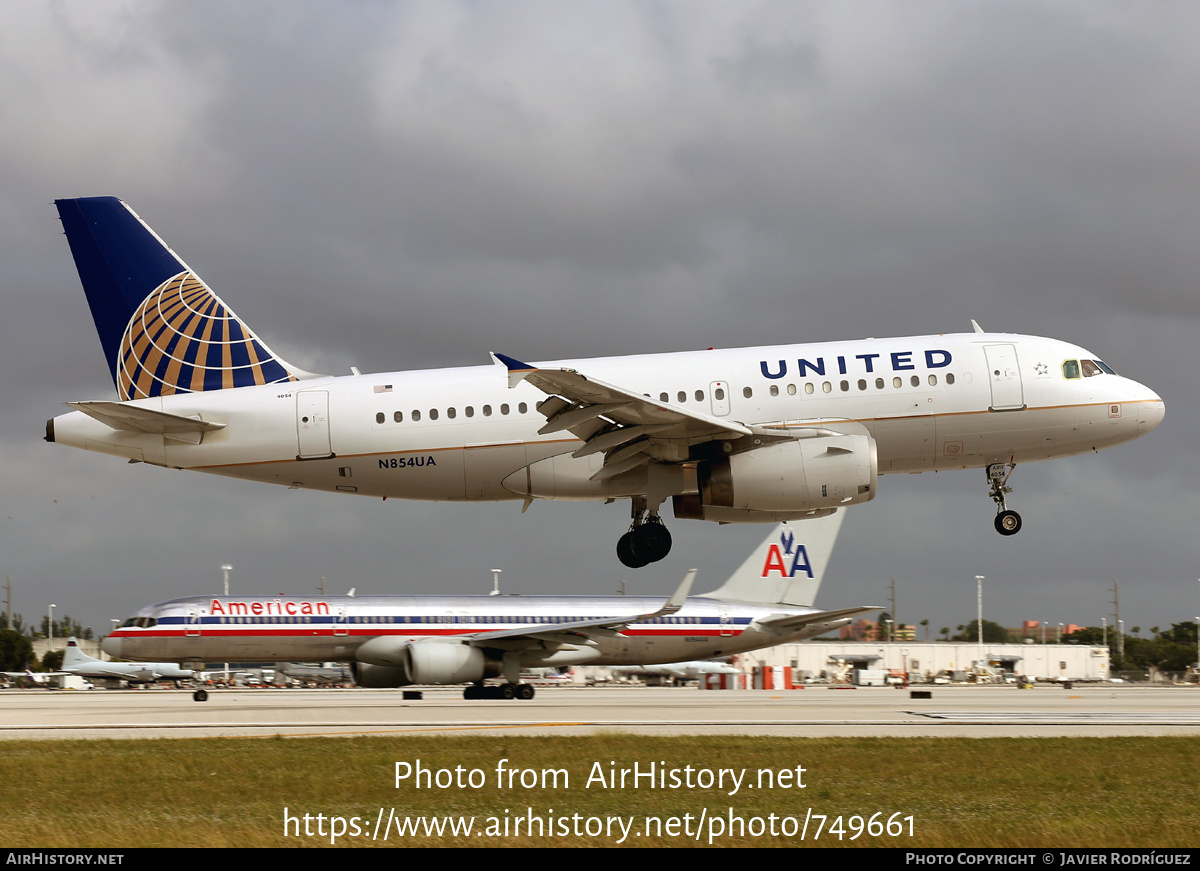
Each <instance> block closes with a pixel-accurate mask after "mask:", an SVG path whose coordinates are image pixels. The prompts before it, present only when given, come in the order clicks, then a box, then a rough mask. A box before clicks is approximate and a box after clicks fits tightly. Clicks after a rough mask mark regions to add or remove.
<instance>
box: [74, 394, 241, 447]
mask: <svg viewBox="0 0 1200 871" xmlns="http://www.w3.org/2000/svg"><path fill="white" fill-rule="evenodd" d="M67 405H69V406H71V407H72V408H75V409H78V410H79V411H82V412H83V413H84V414H86V415H87V416H88V417H91V418H95V419H96V420H98V421H100V422H101V423H102V424H104V425H105V426H107V427H111V428H112V429H116V430H122V431H124V432H141V433H150V434H157V435H161V436H163V437H164V438H169V439H175V440H176V441H189V442H194V443H196V444H199V442H200V439H201V437H202V436H203V435H204V433H206V432H213V431H215V430H219V429H224V428H225V424H223V423H215V422H214V421H211V420H201V419H200V418H199V417H184V416H183V415H179V414H168V413H167V412H165V411H155V410H154V409H152V408H142V407H141V406H137V405H132V404H130V403H128V402H111V401H106V400H95V401H90V402H68V403H67Z"/></svg>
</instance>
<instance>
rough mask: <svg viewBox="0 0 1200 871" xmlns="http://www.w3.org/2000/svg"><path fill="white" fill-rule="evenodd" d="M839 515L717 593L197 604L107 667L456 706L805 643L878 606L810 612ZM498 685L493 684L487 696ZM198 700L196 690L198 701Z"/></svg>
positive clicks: (796, 536)
mask: <svg viewBox="0 0 1200 871" xmlns="http://www.w3.org/2000/svg"><path fill="white" fill-rule="evenodd" d="M842 518H843V515H842V514H834V515H832V516H827V517H824V518H821V519H818V520H812V521H809V522H806V523H801V524H797V525H796V526H794V527H789V526H787V525H784V524H781V525H780V526H779V527H777V528H776V529H775V530H773V531H772V532H771V534H770V535H769V536H767V538H766V539H765V540H764V541H763V542H762V544H760V545H759V546H758V547H757V548H756V549H755V550H754V551H753V552H752V553H751V554H750V556H749V557H748V558H747V559H746V561H745V562H744V563H743V564H742V566H741V567H740V568H739V569H738V570H737V571H736V572H734V573H733V574H732V575H731V576H730V577H729V579H728V580H727V581H726V582H725V583H724V584H722V585H721V586H720V587H719V588H718V589H716V590H714V591H713V592H711V593H706V594H705V595H703V596H689V595H688V593H689V591H690V590H691V586H692V581H693V579H694V578H695V575H696V570H695V569H692V571H690V572H689V573H688V574H687V576H686V577H685V578H684V579H683V582H682V583H681V584H680V585H679V587H678V588H677V589H676V590H675V592H674V594H673V595H672V596H671V597H670V598H669V599H667V600H666V601H665V602H664V601H663V600H662V599H650V598H646V597H635V596H495V595H492V596H360V597H357V598H354V597H349V596H328V597H326V596H322V597H320V598H293V597H285V596H269V597H251V598H243V597H236V596H235V597H230V596H205V597H196V598H190V599H175V600H173V601H170V602H163V603H161V604H159V605H153V606H151V607H149V608H144V609H142V610H141V611H138V612H137V613H136V614H135V615H133V616H132V617H130V618H129V619H128V620H126V621H125V622H124V623H123V624H122V625H121V626H120V627H119V628H117V629H116V630H114V631H113V633H112V634H111V635H109V636H108V637H107V638H105V639H104V641H103V642H101V645H102V646H103V648H104V650H105V652H106V653H108V654H109V655H111V656H123V657H139V658H141V657H153V658H156V659H169V660H176V661H179V662H191V663H192V664H193V667H194V668H197V669H200V668H203V665H202V663H204V662H271V661H276V662H278V661H293V660H303V661H310V660H322V661H324V660H333V661H344V662H349V663H350V664H351V665H350V669H351V672H352V674H353V675H354V678H355V681H356V682H357V683H358V685H359V686H364V687H398V686H408V685H410V684H424V685H428V684H435V685H436V684H463V683H469V684H471V686H469V687H468V688H467V689H466V691H465V692H464V694H463V697H464V698H467V699H481V698H507V699H513V698H518V699H531V698H533V694H534V689H533V687H532V686H530V685H529V684H523V683H520V680H519V675H520V672H521V670H522V669H529V668H548V667H551V668H552V667H562V666H572V665H649V664H657V663H671V662H684V661H687V660H693V659H705V658H710V657H717V656H729V655H731V654H736V653H743V652H745V651H748V650H758V649H760V648H763V647H771V646H773V645H776V644H785V643H790V642H793V641H799V640H801V639H803V638H811V637H813V636H816V635H821V634H823V633H825V632H828V631H829V630H830V629H835V628H837V627H838V626H841V625H843V624H844V623H848V622H849V621H850V619H851V618H853V617H854V616H856V615H858V614H862V613H865V612H867V611H875V610H878V608H877V607H860V608H843V609H840V610H837V611H819V610H817V609H816V608H814V607H813V603H814V601H815V599H816V595H817V590H818V588H819V587H820V585H821V580H822V578H823V577H824V575H825V570H826V568H827V567H828V565H829V557H830V555H831V554H832V552H833V545H834V542H835V541H836V539H837V534H838V529H839V528H840V526H841V524H842ZM489 678H502V679H503V683H501V684H499V685H485V683H484V682H485V681H486V680H488V679H489ZM207 698H208V696H207V692H206V691H205V690H202V689H201V690H197V691H196V693H195V699H196V701H198V702H202V701H205V700H206V699H207Z"/></svg>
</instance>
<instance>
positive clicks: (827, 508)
mask: <svg viewBox="0 0 1200 871" xmlns="http://www.w3.org/2000/svg"><path fill="white" fill-rule="evenodd" d="M56 204H57V206H58V211H59V215H60V217H61V219H62V223H63V227H64V228H65V230H66V235H67V240H68V242H69V243H70V246H71V252H72V254H73V255H74V258H75V263H76V265H77V267H78V270H79V275H80V279H81V281H82V283H83V286H84V290H85V291H86V293H87V297H88V302H89V304H90V306H91V310H92V317H93V319H94V320H95V323H96V327H97V329H98V331H99V333H100V341H101V344H102V345H103V347H104V354H105V358H106V359H107V360H108V364H109V367H110V370H111V372H112V376H113V380H114V382H115V384H116V386H117V392H118V396H119V400H120V401H103V400H102V401H91V402H72V403H69V404H70V405H71V406H72V407H73V408H75V409H77V410H76V411H74V412H71V413H69V414H65V415H62V416H59V417H56V418H54V419H53V420H50V421H48V422H47V424H46V439H47V441H52V442H59V443H61V444H66V445H71V446H73V447H78V448H83V449H85V450H90V451H98V452H100V453H106V454H112V455H115V456H120V457H124V458H126V459H129V460H132V461H135V462H146V463H151V464H154V465H158V466H166V467H169V468H176V469H190V470H194V471H200V472H208V473H211V474H216V475H227V476H230V477H235V478H246V479H250V480H255V481H266V482H270V483H275V484H282V485H284V486H287V487H292V488H304V489H312V490H326V491H329V492H338V493H357V494H359V495H366V496H376V497H383V498H385V499H386V498H388V497H389V496H391V497H398V498H401V499H419V500H432V501H500V500H523V502H524V506H525V508H528V506H529V505H530V504H531V503H532V502H533V500H535V499H567V500H596V499H600V500H605V501H613V500H615V499H630V500H631V503H632V524H631V526H630V529H629V531H628V532H627V533H625V534H624V535H623V536H622V537H621V539H620V541H619V543H618V545H617V552H618V554H619V555H620V557H621V560H622V562H624V563H625V564H626V565H628V566H642V565H645V564H647V563H648V562H653V561H655V560H659V559H662V558H663V557H664V556H666V554H667V552H668V551H669V550H670V546H671V538H670V534H669V533H668V532H667V530H666V527H665V526H664V525H663V524H662V521H661V518H660V515H659V510H660V508H661V507H662V505H663V503H664V502H666V501H667V500H668V499H670V500H671V501H672V502H673V508H674V513H675V516H676V517H681V518H695V519H702V520H711V521H716V522H718V523H774V522H778V521H780V520H796V519H802V518H806V517H814V516H818V515H820V514H826V513H829V512H832V511H836V510H837V509H838V508H842V507H845V506H848V505H853V504H856V503H860V502H866V501H869V500H870V499H873V498H874V496H875V487H876V477H877V476H878V475H881V474H891V473H900V472H925V471H930V470H944V469H965V468H986V469H987V478H988V482H989V485H990V488H991V489H990V495H991V498H992V500H993V501H994V502H995V503H996V520H995V525H996V529H997V530H999V532H1000V533H1001V534H1004V535H1012V534H1013V533H1015V532H1017V530H1019V529H1020V527H1021V518H1020V516H1019V515H1018V514H1017V513H1016V512H1015V511H1011V510H1009V509H1008V506H1007V504H1006V501H1005V495H1006V494H1007V493H1010V492H1011V488H1010V487H1009V486H1008V478H1009V475H1010V474H1011V472H1012V470H1013V468H1015V466H1016V465H1017V464H1018V463H1022V462H1032V461H1035V460H1045V459H1051V458H1054V457H1065V456H1071V455H1074V454H1080V453H1085V452H1088V451H1095V450H1099V449H1100V448H1105V447H1110V446H1112V445H1117V444H1121V443H1123V442H1127V441H1130V440H1132V439H1135V438H1137V437H1139V436H1141V435H1144V434H1146V433H1147V432H1149V431H1150V430H1152V429H1154V427H1156V426H1157V425H1158V424H1159V422H1160V421H1161V420H1162V418H1163V402H1162V400H1161V399H1160V398H1159V397H1158V396H1157V395H1156V394H1155V393H1154V392H1153V391H1151V390H1149V389H1148V388H1146V387H1144V386H1142V385H1141V384H1139V383H1137V382H1135V381H1132V380H1130V379H1128V378H1123V377H1121V376H1119V375H1117V374H1116V373H1115V372H1113V370H1112V369H1111V368H1109V367H1108V366H1107V365H1106V364H1105V363H1103V362H1101V360H1100V359H1099V358H1098V357H1097V356H1096V355H1095V354H1093V353H1092V352H1090V351H1087V350H1085V349H1084V348H1081V347H1078V346H1076V345H1071V344H1068V343H1066V342H1061V341H1057V340H1054V339H1044V338H1038V337H1034V336H1021V335H1011V334H1007V333H985V332H983V331H982V330H981V329H980V328H979V326H978V325H977V324H974V322H972V323H973V324H974V327H975V332H973V333H965V334H946V335H935V336H914V337H908V338H896V339H863V340H859V341H850V342H827V343H822V344H808V345H782V346H774V347H759V348H741V349H732V350H711V349H710V350H703V351H687V352H680V353H670V354H653V355H643V356H630V357H608V358H597V359H590V360H560V361H556V362H550V363H540V364H538V365H536V366H531V365H527V364H524V363H521V362H519V361H518V360H515V359H513V358H512V357H506V356H504V355H501V354H493V355H492V359H493V365H491V366H478V367H472V368H459V369H436V370H418V371H409V372H389V373H384V374H379V375H361V374H358V372H357V371H355V374H353V375H349V376H341V377H333V376H325V375H316V374H313V373H311V372H305V371H303V370H301V369H299V368H297V367H296V366H293V365H291V364H289V363H287V362H286V361H284V360H282V359H280V358H279V356H278V355H276V354H274V353H273V352H272V351H271V350H270V349H269V348H268V347H267V346H266V345H265V344H264V343H263V342H262V341H261V340H260V339H259V338H258V337H257V336H256V335H255V334H254V333H253V332H251V331H250V329H249V328H248V327H247V326H246V325H245V324H243V323H242V322H241V321H240V320H239V319H238V318H237V317H236V316H235V315H234V314H233V312H232V311H230V310H229V308H228V307H227V306H226V305H225V304H224V302H222V301H221V300H220V299H219V298H218V297H217V296H216V295H215V294H214V293H213V292H212V291H211V290H209V288H208V287H207V286H206V285H205V284H204V283H203V282H202V281H201V280H200V278H199V277H198V276H197V275H196V273H195V272H194V271H193V270H192V269H190V268H189V267H188V266H187V265H186V264H185V263H184V262H183V261H182V260H181V259H179V258H178V257H177V256H176V255H175V253H174V252H173V251H171V249H170V248H168V247H167V246H166V245H165V244H164V243H163V242H162V240H160V239H159V238H158V237H157V236H156V235H155V234H154V232H153V231H152V230H151V229H150V228H149V227H148V226H146V225H145V224H144V223H142V221H141V219H140V218H138V216H137V215H136V214H134V212H133V211H132V210H131V209H129V208H128V207H127V206H126V205H125V204H124V203H122V202H121V201H120V200H117V199H114V198H112V197H98V198H86V199H68V200H58V201H57V203H56Z"/></svg>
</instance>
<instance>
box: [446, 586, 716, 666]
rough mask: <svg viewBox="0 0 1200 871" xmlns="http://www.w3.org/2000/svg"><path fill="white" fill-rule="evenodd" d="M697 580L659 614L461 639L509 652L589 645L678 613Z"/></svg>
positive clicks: (674, 595)
mask: <svg viewBox="0 0 1200 871" xmlns="http://www.w3.org/2000/svg"><path fill="white" fill-rule="evenodd" d="M695 579H696V570H695V569H692V570H691V571H689V572H688V573H687V575H686V576H685V577H684V579H683V580H682V581H681V582H680V584H679V586H678V587H676V588H675V592H674V593H672V594H671V597H670V598H669V599H667V601H666V602H665V603H664V604H663V606H662V607H661V608H659V609H658V610H657V611H649V612H646V613H643V614H626V615H624V616H616V617H597V618H595V619H593V620H575V621H573V622H571V623H542V624H537V625H533V626H523V627H521V628H520V629H500V630H497V631H495V632H476V633H473V634H471V635H464V636H459V637H460V638H462V639H463V640H465V641H468V642H470V643H471V644H474V645H475V646H476V647H500V648H502V649H505V650H516V649H519V648H522V647H526V646H529V645H531V644H538V643H544V642H549V643H552V644H579V643H581V642H583V643H586V642H587V641H588V640H589V639H590V638H592V637H593V636H597V635H610V636H611V635H617V634H619V633H620V631H621V630H622V629H624V628H625V627H626V626H628V625H629V624H630V623H637V622H639V621H641V620H650V619H652V618H654V617H661V616H663V615H666V614H674V613H675V612H676V611H678V610H679V609H680V608H682V607H683V603H684V601H685V600H686V599H687V597H688V593H689V592H691V589H692V582H693V581H694V580H695Z"/></svg>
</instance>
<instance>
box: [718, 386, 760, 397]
mask: <svg viewBox="0 0 1200 871" xmlns="http://www.w3.org/2000/svg"><path fill="white" fill-rule="evenodd" d="M753 395H754V391H753V390H751V389H750V388H749V387H743V388H742V396H744V397H746V398H747V399H749V398H750V397H751V396H753ZM717 398H718V399H720V398H721V397H719V396H718V397H717Z"/></svg>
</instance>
